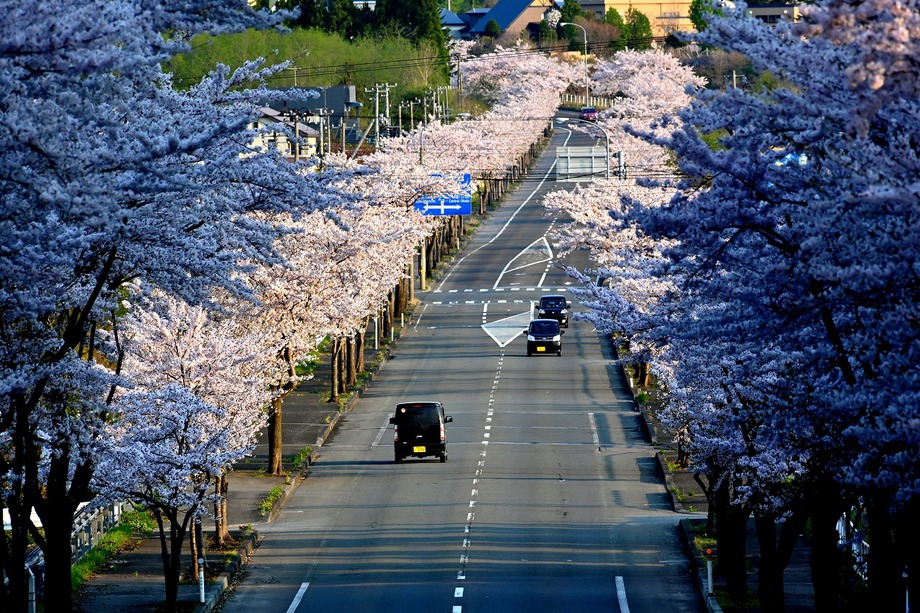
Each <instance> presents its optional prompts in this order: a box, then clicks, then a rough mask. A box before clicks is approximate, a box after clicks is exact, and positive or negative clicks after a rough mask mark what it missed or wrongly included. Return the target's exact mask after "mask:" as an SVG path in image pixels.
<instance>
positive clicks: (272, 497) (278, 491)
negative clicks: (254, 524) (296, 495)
mask: <svg viewBox="0 0 920 613" xmlns="http://www.w3.org/2000/svg"><path fill="white" fill-rule="evenodd" d="M283 495H284V488H282V487H281V486H280V485H276V486H275V487H273V488H272V489H271V491H270V492H269V493H268V495H267V496H265V498H263V499H262V500H260V501H259V515H261V516H262V517H265V515H266V514H267V513H271V512H272V509H274V508H275V504H277V502H278V501H279V500H281V496H283Z"/></svg>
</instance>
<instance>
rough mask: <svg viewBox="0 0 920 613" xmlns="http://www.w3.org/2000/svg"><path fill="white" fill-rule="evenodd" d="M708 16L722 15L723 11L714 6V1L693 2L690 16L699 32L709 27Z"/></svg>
mask: <svg viewBox="0 0 920 613" xmlns="http://www.w3.org/2000/svg"><path fill="white" fill-rule="evenodd" d="M708 15H722V11H721V10H719V9H716V8H715V7H714V6H713V4H712V0H691V2H690V10H689V15H688V16H689V17H690V22H691V23H692V24H693V27H694V28H696V31H697V32H702V31H703V30H705V29H706V28H707V27H708V24H707V23H706V18H707V16H708Z"/></svg>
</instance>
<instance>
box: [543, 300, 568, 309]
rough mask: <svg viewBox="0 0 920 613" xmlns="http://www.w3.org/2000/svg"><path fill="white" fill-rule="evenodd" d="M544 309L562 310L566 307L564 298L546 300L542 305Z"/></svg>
mask: <svg viewBox="0 0 920 613" xmlns="http://www.w3.org/2000/svg"><path fill="white" fill-rule="evenodd" d="M540 306H542V307H543V308H544V309H561V308H564V307H565V299H563V298H544V299H543V300H542V302H541V304H540Z"/></svg>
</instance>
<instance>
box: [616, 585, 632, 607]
mask: <svg viewBox="0 0 920 613" xmlns="http://www.w3.org/2000/svg"><path fill="white" fill-rule="evenodd" d="M617 602H619V603H620V613H629V604H627V602H626V584H625V583H623V577H617Z"/></svg>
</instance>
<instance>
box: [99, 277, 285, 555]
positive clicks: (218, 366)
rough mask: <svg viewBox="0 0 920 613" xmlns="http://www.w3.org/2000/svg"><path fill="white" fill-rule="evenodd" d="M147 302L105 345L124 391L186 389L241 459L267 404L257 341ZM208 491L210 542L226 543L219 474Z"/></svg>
mask: <svg viewBox="0 0 920 613" xmlns="http://www.w3.org/2000/svg"><path fill="white" fill-rule="evenodd" d="M149 301H150V305H149V307H148V308H139V307H136V308H133V309H132V311H131V315H130V316H129V318H128V319H127V321H126V322H125V329H124V332H123V333H122V335H121V337H120V339H119V340H120V346H115V347H113V349H114V350H115V351H116V352H117V353H116V354H117V355H120V356H121V357H120V359H121V361H122V364H123V369H124V373H125V376H126V377H128V378H129V379H130V381H131V386H132V389H134V390H137V391H145V392H150V393H153V392H156V391H158V390H161V389H163V388H165V387H167V386H169V385H179V386H181V387H183V388H185V389H187V390H189V391H190V392H191V393H193V394H195V395H196V396H198V397H199V398H201V399H202V400H203V401H204V402H206V403H208V404H209V405H211V406H213V407H215V408H216V409H218V410H221V411H223V412H224V415H225V416H224V420H226V421H227V424H221V433H220V434H221V436H229V439H228V440H229V441H230V442H231V443H232V444H233V445H235V449H237V450H238V451H239V453H240V454H241V455H242V454H244V453H246V452H248V451H250V450H251V449H252V447H253V446H254V444H255V439H256V435H257V434H258V432H259V430H260V429H261V428H262V427H263V426H264V425H265V416H266V414H267V409H268V407H269V405H270V403H271V401H272V397H271V393H270V391H269V389H268V387H267V386H266V385H265V381H264V377H265V372H266V371H267V370H268V369H269V368H270V364H267V363H266V360H265V355H266V351H265V348H264V335H261V334H253V333H250V332H247V331H246V330H244V329H243V328H242V327H241V326H240V325H239V323H238V321H237V320H236V318H234V317H230V316H227V315H226V314H220V313H215V314H214V315H213V316H212V315H209V313H208V312H207V311H206V310H205V309H204V308H203V307H201V306H194V307H193V306H190V305H188V304H186V303H184V302H181V301H179V300H177V299H175V298H174V297H172V296H169V295H162V294H159V293H156V292H155V293H154V296H153V297H152V298H150V299H149ZM215 316H216V318H215ZM229 468H230V467H229V466H226V467H224V469H225V471H226V470H227V469H229ZM116 474H117V472H116ZM103 485H104V484H103ZM215 493H216V494H217V499H216V504H215V509H216V511H215V516H216V517H215V519H216V521H217V531H216V534H215V538H216V539H217V540H218V541H223V540H224V539H226V538H227V537H228V526H227V521H226V517H227V509H226V495H227V482H226V478H225V474H224V473H221V474H218V475H216V476H215Z"/></svg>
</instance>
